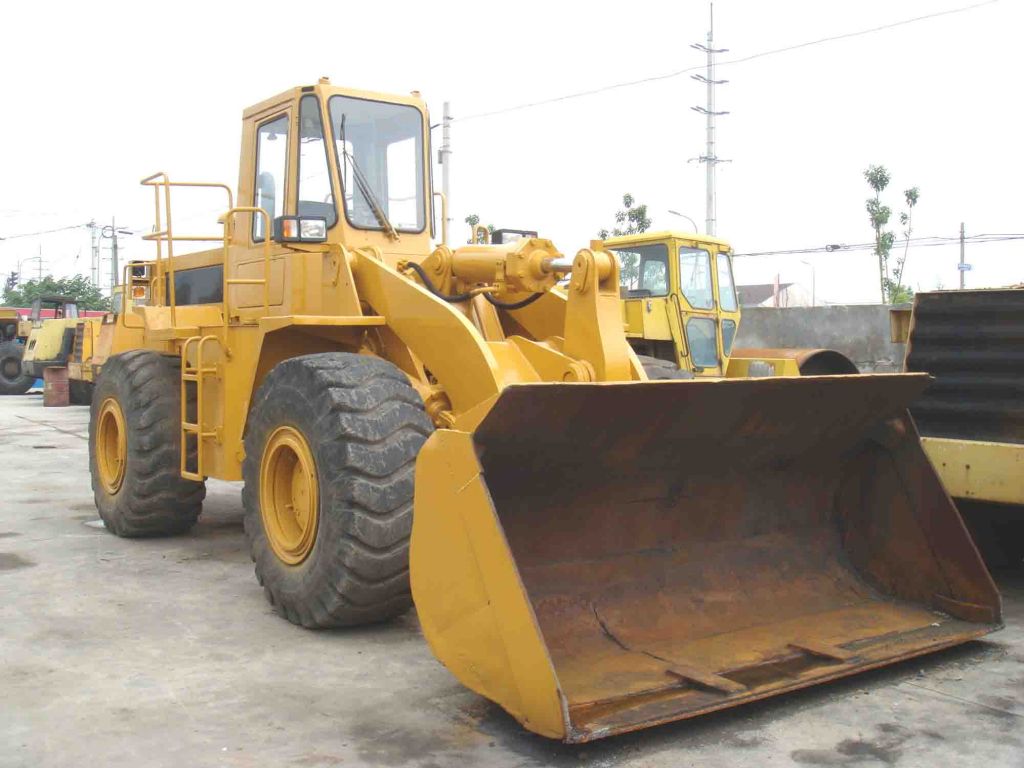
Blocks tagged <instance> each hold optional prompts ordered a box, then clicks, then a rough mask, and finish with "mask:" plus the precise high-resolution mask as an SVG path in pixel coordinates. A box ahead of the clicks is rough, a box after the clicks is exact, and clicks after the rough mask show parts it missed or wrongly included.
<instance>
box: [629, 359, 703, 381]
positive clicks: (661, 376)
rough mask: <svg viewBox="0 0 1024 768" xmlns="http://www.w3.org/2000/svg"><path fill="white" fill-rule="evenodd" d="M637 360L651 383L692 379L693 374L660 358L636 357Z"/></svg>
mask: <svg viewBox="0 0 1024 768" xmlns="http://www.w3.org/2000/svg"><path fill="white" fill-rule="evenodd" d="M636 357H637V359H638V360H639V361H640V364H641V365H642V366H643V367H644V373H646V374H647V378H648V379H650V380H651V381H669V380H671V379H692V378H693V374H692V373H690V372H689V371H684V370H683V369H682V368H680V367H679V366H678V365H676V364H675V363H673V362H672V361H671V360H662V359H661V358H660V357H651V356H649V355H637V356H636Z"/></svg>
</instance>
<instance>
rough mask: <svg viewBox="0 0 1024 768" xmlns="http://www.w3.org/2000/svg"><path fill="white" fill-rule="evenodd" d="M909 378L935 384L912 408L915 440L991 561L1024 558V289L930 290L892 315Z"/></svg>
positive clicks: (1008, 562) (1013, 562) (1016, 561)
mask: <svg viewBox="0 0 1024 768" xmlns="http://www.w3.org/2000/svg"><path fill="white" fill-rule="evenodd" d="M890 319H891V321H892V331H893V333H892V339H893V341H894V342H900V341H905V342H906V343H907V347H906V358H905V363H904V365H905V369H906V370H907V371H923V372H926V373H929V374H931V375H932V376H933V377H934V380H933V382H932V384H931V385H930V386H929V387H928V389H927V390H925V392H924V394H923V395H922V396H921V397H920V398H919V399H918V400H917V401H915V402H914V404H913V405H912V406H911V413H912V414H913V417H914V421H915V422H916V424H917V427H918V429H919V430H920V432H921V443H922V445H923V446H924V450H925V453H927V454H928V456H929V457H930V458H931V460H932V463H933V464H934V465H935V468H936V470H937V471H938V473H939V476H940V477H941V478H942V480H943V483H944V484H945V486H946V488H947V489H948V490H949V493H950V494H951V495H952V496H953V497H954V498H955V499H956V500H957V504H958V505H960V506H961V509H963V510H964V511H969V512H970V513H971V514H970V515H968V521H969V523H970V524H971V529H972V532H973V533H974V535H975V537H976V539H977V540H978V542H979V544H980V545H981V546H982V548H983V549H984V550H985V552H986V555H987V556H988V557H990V559H991V560H992V561H993V562H994V563H998V564H1002V565H1019V564H1020V562H1021V560H1022V559H1024V511H1022V510H1024V412H1022V410H1021V402H1022V400H1021V393H1022V391H1024V361H1022V359H1021V352H1022V350H1024V336H1022V330H1021V329H1022V326H1021V321H1024V289H1021V288H1019V287H1018V288H1001V289H986V290H970V291H934V292H929V293H917V294H915V295H914V304H913V310H909V309H895V310H892V312H891V315H890Z"/></svg>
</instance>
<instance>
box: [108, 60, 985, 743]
mask: <svg viewBox="0 0 1024 768" xmlns="http://www.w3.org/2000/svg"><path fill="white" fill-rule="evenodd" d="M429 125H430V120H429V119H428V115H427V111H426V106H425V104H424V102H423V100H422V99H421V98H420V97H419V95H418V94H417V93H413V94H412V95H409V96H392V95H386V94H380V93H369V92H365V91H358V90H353V89H349V88H340V87H337V86H334V85H331V84H330V83H329V82H328V81H327V80H321V81H320V82H319V83H317V84H314V85H309V86H303V87H297V88H294V89H291V90H288V91H285V92H284V93H281V94H279V95H277V96H274V97H272V98H270V99H267V100H266V101H263V102H261V103H259V104H256V105H255V106H253V107H250V108H249V109H247V110H245V112H244V113H243V119H242V147H241V162H240V170H239V181H238V190H237V199H236V198H235V195H234V191H233V190H232V189H230V188H229V187H227V186H226V185H201V184H190V183H186V182H180V181H172V180H171V179H169V178H168V176H167V175H165V174H162V173H159V174H155V175H153V176H150V177H148V178H147V179H145V180H144V181H143V184H145V185H147V186H149V187H151V188H152V190H153V191H154V192H155V196H156V204H155V208H154V210H155V214H156V218H157V221H156V226H155V229H154V231H153V232H152V233H151V234H149V235H147V236H146V237H147V238H148V239H150V240H152V241H154V242H155V243H156V249H155V257H154V259H153V260H151V261H150V262H149V263H147V264H146V265H145V267H146V271H145V275H146V276H145V277H143V278H131V279H128V278H127V277H126V280H125V284H126V285H128V284H129V283H132V290H131V291H130V292H126V293H125V295H124V302H125V307H124V310H123V311H122V312H121V313H119V314H118V315H117V316H116V322H115V324H114V325H113V326H112V328H113V332H112V333H111V334H110V335H109V336H108V337H107V340H106V344H107V345H108V349H109V350H110V351H111V352H112V353H116V354H111V355H110V356H109V357H108V358H107V359H106V360H104V361H103V363H102V371H101V373H100V376H99V379H98V381H97V387H96V393H95V396H94V398H93V402H92V413H91V420H90V430H89V436H90V461H91V472H92V483H93V489H94V492H95V498H96V504H97V506H98V508H99V512H100V515H101V516H102V518H103V520H104V522H105V524H106V526H107V527H108V528H109V529H110V530H112V531H113V532H115V533H117V534H119V535H122V536H150V535H160V534H169V533H175V532H180V531H183V530H185V529H187V528H189V527H190V526H191V525H192V524H193V523H194V522H195V521H196V518H197V517H198V515H199V514H200V512H201V509H202V502H203V496H204V493H205V486H204V482H205V480H206V478H207V477H216V478H220V479H223V480H242V481H243V482H244V490H243V493H242V500H243V504H244V508H245V514H244V524H245V532H246V536H247V538H248V540H249V545H250V548H251V552H252V557H253V560H254V561H255V568H256V575H257V578H258V579H259V581H260V582H261V583H262V585H263V588H264V590H265V592H266V594H267V597H268V598H269V599H270V601H271V602H272V603H273V605H274V606H275V608H276V609H277V610H278V611H279V612H280V613H281V614H282V615H284V616H286V617H287V618H288V619H289V620H291V621H293V622H295V623H297V624H301V625H304V626H308V627H331V626H346V625H355V624H363V623H366V622H373V621H382V620H386V619H388V618H390V617H394V616H396V615H398V614H401V613H402V612H403V611H405V610H407V609H408V608H409V607H410V606H411V605H412V604H413V603H415V605H416V610H417V613H418V616H419V620H420V623H421V625H422V628H423V634H424V636H425V637H426V639H427V642H428V643H429V644H430V647H431V649H432V650H433V652H434V653H435V655H436V656H437V657H438V658H439V659H440V660H441V661H442V662H443V663H444V664H445V665H446V666H447V667H448V669H449V670H451V672H452V673H453V674H454V675H455V676H456V677H457V678H458V679H459V680H461V681H462V682H463V683H464V684H465V685H467V686H468V687H469V688H471V689H473V690H474V691H477V692H478V693H480V694H481V695H483V696H486V697H488V698H490V699H492V700H494V701H496V702H497V703H498V704H500V705H501V706H502V707H504V708H505V709H506V710H507V711H508V712H510V713H511V714H512V715H513V716H514V717H515V718H516V719H518V720H519V721H520V722H521V723H522V724H523V725H524V726H525V727H527V728H529V729H530V730H532V731H535V732H536V733H539V734H542V735H544V736H548V737H552V738H558V739H563V740H565V741H570V742H580V741H587V740H590V739H597V738H601V737H604V736H608V735H610V734H614V733H621V732H624V731H630V730H634V729H638V728H644V727H646V726H650V725H655V724H657V723H663V722H667V721H671V720H678V719H681V718H687V717H693V716H695V715H699V714H701V713H704V712H710V711H712V710H717V709H722V708H725V707H730V706H733V705H736V704H740V703H743V702H748V701H752V700H755V699H760V698H763V697H766V696H770V695H773V694H776V693H781V692H784V691H789V690H793V689H797V688H802V687H805V686H809V685H813V684H815V683H819V682H823V681H826V680H831V679H834V678H838V677H842V676H845V675H849V674H853V673H855V672H859V671H861V670H865V669H870V668H873V667H877V666H880V665H883V664H888V663H891V662H894V661H897V660H899V659H905V658H909V657H913V656H917V655H920V654H924V653H928V652H931V651H935V650H938V649H940V648H946V647H949V646H951V645H955V644H958V643H962V642H964V641H966V640H968V639H971V638H976V637H979V636H981V635H984V634H986V633H988V632H991V631H992V630H994V629H996V628H998V627H999V626H1000V620H1001V619H1000V603H999V595H998V593H997V592H996V589H995V587H994V585H993V583H992V581H991V579H990V577H989V575H988V572H987V571H986V570H985V567H984V565H983V563H982V562H981V560H980V559H979V557H978V554H977V552H976V551H975V549H974V547H973V545H972V543H971V541H970V539H969V537H968V536H967V534H966V532H965V531H964V528H963V525H962V522H961V520H960V518H959V516H958V514H957V512H956V509H955V508H954V507H953V505H952V504H951V502H950V500H949V498H948V496H947V495H946V493H945V491H944V490H943V488H942V486H941V484H940V483H939V481H938V478H937V477H936V475H935V472H934V470H933V469H932V467H931V465H930V464H929V463H928V461H927V459H926V457H925V456H924V454H923V452H922V451H921V448H920V444H919V440H918V437H917V433H916V432H915V430H914V426H913V423H912V422H911V421H910V419H909V418H908V416H907V414H906V408H907V405H908V403H910V402H911V401H912V400H913V399H914V398H915V397H917V396H918V395H919V394H920V392H921V391H922V390H923V389H924V387H925V386H926V384H927V376H924V375H888V376H886V375H879V376H868V377H864V376H853V377H845V376H835V377H804V378H792V379H790V378H774V379H763V380H762V379H747V380H719V379H703V380H693V381H649V380H648V379H649V377H648V376H647V375H646V374H645V372H644V369H643V366H642V365H641V364H640V362H639V360H638V359H637V356H636V354H635V353H634V352H633V351H632V349H631V348H630V346H629V344H628V343H627V341H626V337H625V335H624V332H623V325H622V310H621V304H620V299H619V267H618V263H617V261H616V259H615V257H614V256H613V255H612V254H611V253H610V252H608V251H607V250H605V249H604V248H603V247H601V244H600V243H592V244H591V245H590V247H587V248H583V249H580V250H579V251H577V252H576V253H575V255H573V256H571V257H567V256H564V255H563V254H562V253H561V252H560V251H559V250H558V249H557V248H556V247H555V246H554V244H552V243H551V242H550V241H549V240H545V239H543V238H538V237H528V238H520V239H519V240H517V241H515V242H509V243H501V244H469V245H465V246H460V247H458V248H454V249H452V248H449V247H447V246H445V245H432V243H431V240H432V234H433V227H432V223H431V222H432V220H433V210H432V202H433V197H434V196H433V194H432V189H431V179H430V158H431V150H430V132H429ZM188 187H192V188H195V187H200V188H202V189H205V190H207V191H209V190H210V189H211V188H214V189H219V190H220V193H221V194H223V195H224V198H225V213H224V214H223V215H222V216H221V217H220V224H221V229H220V231H219V232H216V231H215V232H207V233H195V234H191V233H190V234H186V233H183V232H179V231H177V230H175V229H174V227H173V226H172V211H171V205H170V201H171V196H172V192H178V191H180V190H181V189H183V188H188ZM442 201H443V198H442ZM442 208H443V202H442ZM443 219H444V215H443V212H442V220H443ZM207 238H208V239H211V240H214V241H216V245H215V246H214V247H212V248H211V249H210V250H205V251H200V252H195V253H189V254H185V253H179V254H175V253H174V251H175V248H176V247H179V250H181V248H180V246H181V245H182V243H189V242H192V243H194V242H198V241H200V240H203V239H207ZM566 274H571V277H570V280H569V284H568V286H567V287H566V289H565V290H564V291H563V290H561V289H559V290H554V288H555V286H556V284H557V282H558V281H559V279H560V278H562V277H563V276H564V275H566ZM133 281H138V282H137V283H133Z"/></svg>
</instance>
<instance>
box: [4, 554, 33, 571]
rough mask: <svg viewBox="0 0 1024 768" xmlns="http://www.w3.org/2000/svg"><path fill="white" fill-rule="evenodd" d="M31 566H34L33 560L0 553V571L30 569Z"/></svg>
mask: <svg viewBox="0 0 1024 768" xmlns="http://www.w3.org/2000/svg"><path fill="white" fill-rule="evenodd" d="M33 565H36V562H35V560H29V559H28V558H27V557H22V556H21V555H18V554H15V553H14V552H0V571H16V570H18V569H19V568H31V567H32V566H33Z"/></svg>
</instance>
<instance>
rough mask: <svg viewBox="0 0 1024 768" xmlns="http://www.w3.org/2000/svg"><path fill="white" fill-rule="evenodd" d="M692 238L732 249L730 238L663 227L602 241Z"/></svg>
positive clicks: (625, 242) (620, 242)
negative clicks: (654, 230)
mask: <svg viewBox="0 0 1024 768" xmlns="http://www.w3.org/2000/svg"><path fill="white" fill-rule="evenodd" d="M670 239H675V240H692V241H694V242H698V243H707V244H708V245H717V246H718V247H719V249H720V250H723V251H728V250H731V249H732V246H731V245H730V244H729V241H728V240H723V239H722V238H720V237H712V236H711V235H702V234H699V233H697V232H683V231H682V230H678V229H663V230H660V231H658V232H641V233H640V234H638V235H619V236H618V237H609V238H606V239H605V240H603V241H602V242H603V243H604V244H605V245H608V246H616V245H633V244H642V243H656V242H661V241H662V240H670Z"/></svg>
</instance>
